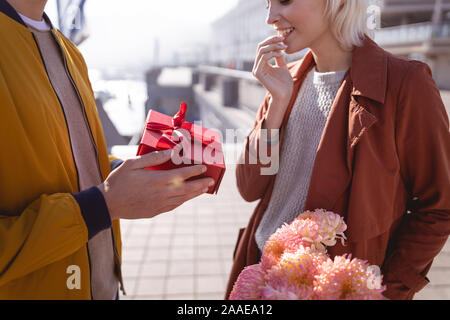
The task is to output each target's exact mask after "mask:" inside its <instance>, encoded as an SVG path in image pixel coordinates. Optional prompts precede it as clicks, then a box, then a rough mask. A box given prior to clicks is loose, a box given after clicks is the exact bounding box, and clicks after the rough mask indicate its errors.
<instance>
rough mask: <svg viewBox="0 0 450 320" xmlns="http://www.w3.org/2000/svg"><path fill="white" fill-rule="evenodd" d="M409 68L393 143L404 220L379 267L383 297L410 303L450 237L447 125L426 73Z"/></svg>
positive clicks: (424, 68) (420, 68)
mask: <svg viewBox="0 0 450 320" xmlns="http://www.w3.org/2000/svg"><path fill="white" fill-rule="evenodd" d="M412 65H413V67H412V68H411V69H410V71H409V74H408V75H407V76H406V80H404V84H403V88H402V89H401V91H400V93H399V105H398V110H397V120H396V121H397V127H396V140H397V141H396V142H397V148H398V156H399V160H400V167H401V175H402V178H403V181H404V183H405V186H406V188H407V190H408V193H409V197H410V199H411V200H410V203H411V205H408V208H407V209H408V214H406V215H405V217H404V218H403V221H402V222H401V225H400V227H399V229H398V231H396V233H395V235H394V238H393V240H392V243H391V244H390V245H391V246H392V247H393V252H392V254H390V255H389V257H388V258H387V259H386V261H385V263H384V265H383V274H384V281H385V284H386V285H387V290H386V291H385V293H384V294H385V296H386V297H387V298H390V299H412V298H413V296H414V294H415V293H417V292H419V291H420V290H421V289H422V288H423V287H424V286H426V285H427V284H428V283H429V280H428V279H427V278H426V274H427V273H428V271H429V269H430V268H431V264H432V262H433V259H434V258H435V257H436V256H437V255H438V254H439V252H440V251H441V250H442V248H443V246H444V245H445V243H446V241H447V239H448V236H449V234H450V134H449V120H448V115H447V113H446V110H445V107H444V105H443V103H442V99H441V97H440V93H439V90H438V88H437V87H436V84H435V83H434V81H433V79H432V76H431V71H430V69H429V67H428V66H427V65H425V64H423V63H420V62H412Z"/></svg>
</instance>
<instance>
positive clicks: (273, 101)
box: [226, 0, 450, 299]
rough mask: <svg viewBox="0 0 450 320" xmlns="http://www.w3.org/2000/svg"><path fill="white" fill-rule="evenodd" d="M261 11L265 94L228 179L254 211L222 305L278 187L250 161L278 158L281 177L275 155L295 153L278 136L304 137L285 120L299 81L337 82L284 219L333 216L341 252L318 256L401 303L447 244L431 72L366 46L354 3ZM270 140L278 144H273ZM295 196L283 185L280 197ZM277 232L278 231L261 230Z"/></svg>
mask: <svg viewBox="0 0 450 320" xmlns="http://www.w3.org/2000/svg"><path fill="white" fill-rule="evenodd" d="M267 4H268V17H267V23H268V24H270V25H272V26H273V27H274V28H275V29H276V30H277V31H278V35H277V36H273V37H270V38H268V39H266V40H265V41H264V42H262V43H261V44H260V45H259V46H258V52H257V57H256V60H255V66H254V70H253V74H254V76H255V77H256V78H257V79H258V80H259V81H260V82H261V83H262V84H263V85H264V87H265V88H266V89H267V91H268V93H267V96H266V99H265V100H264V102H263V104H262V106H261V108H260V109H259V111H258V114H257V118H256V122H255V126H254V128H253V130H252V131H251V133H250V134H249V136H248V137H247V139H246V141H245V144H244V152H243V154H242V158H241V160H242V161H240V164H239V165H238V166H237V172H236V176H237V185H238V189H239V191H240V193H241V195H242V197H243V198H244V199H245V200H247V201H256V200H258V201H259V203H258V205H257V207H256V209H255V211H254V213H253V215H252V217H251V218H250V221H249V223H248V226H247V227H246V228H245V229H241V230H240V232H239V237H238V242H237V244H236V249H235V254H234V263H233V266H232V270H231V275H230V279H229V283H228V288H227V292H226V297H228V296H229V294H230V291H231V289H232V287H233V284H234V283H235V281H236V279H237V277H238V275H239V273H240V272H241V271H242V270H243V268H244V267H246V266H249V265H252V264H255V263H258V262H259V258H260V255H261V248H260V247H259V246H258V245H257V240H256V237H255V235H258V234H259V233H261V230H258V228H259V227H260V226H261V221H263V220H264V219H263V218H264V216H265V214H266V215H267V214H268V213H267V211H270V210H269V209H270V207H271V202H272V201H276V199H275V198H274V199H271V196H272V195H273V194H276V191H277V190H276V188H279V187H280V186H282V185H283V181H278V183H277V178H279V175H280V173H277V172H276V171H275V172H271V173H270V170H269V174H267V170H266V172H264V169H268V168H269V167H270V168H276V167H277V164H275V165H274V163H269V164H267V163H265V162H264V161H260V160H261V159H260V157H259V154H258V152H259V151H260V150H263V149H264V150H266V148H267V150H268V152H269V155H270V156H271V158H276V156H277V155H278V152H279V154H280V158H281V159H280V160H281V161H280V166H283V165H286V164H285V163H284V162H283V156H284V151H283V150H284V149H292V148H295V147H296V145H297V144H298V143H300V142H301V141H300V140H299V139H291V138H290V140H289V139H288V140H285V139H287V138H286V136H288V137H289V135H287V133H286V132H287V131H289V130H294V129H295V130H298V137H302V134H304V132H303V131H304V130H306V129H305V127H306V126H304V125H303V126H302V125H300V124H299V123H297V122H294V121H293V120H292V119H291V118H292V116H291V114H292V113H293V112H296V111H295V110H296V109H295V108H296V107H299V106H298V103H296V101H302V100H301V98H302V97H301V96H300V95H302V94H303V95H305V96H306V95H307V94H308V92H307V91H301V88H302V84H304V83H306V81H307V79H308V74H310V72H315V73H330V72H338V71H345V70H346V72H344V73H345V75H343V77H342V81H341V83H340V85H339V88H338V90H337V93H336V94H335V96H334V98H333V100H332V103H331V108H330V111H329V114H328V115H327V119H326V122H325V123H324V126H323V129H321V132H320V133H321V135H319V137H320V139H318V141H317V142H318V143H317V147H315V145H314V146H307V147H310V148H313V150H314V160H313V161H312V163H311V164H310V165H311V172H310V175H307V176H308V182H309V185H308V188H307V190H306V191H307V192H306V193H305V201H304V203H302V205H301V206H298V204H297V207H295V204H294V209H295V210H296V213H298V214H300V213H301V212H303V211H306V210H314V209H318V208H323V209H327V210H329V211H333V212H335V213H338V214H340V215H342V216H343V217H344V219H345V221H346V223H347V225H348V229H347V231H346V235H347V238H348V240H347V242H346V245H345V246H343V245H341V244H340V243H337V244H336V245H335V246H333V247H330V248H328V253H329V254H330V256H331V257H334V256H336V255H342V254H344V253H351V254H352V256H353V257H357V258H360V259H364V260H367V261H369V263H370V264H372V265H377V266H379V267H380V269H381V272H382V274H383V282H384V284H385V285H386V287H387V290H386V291H385V292H384V296H385V297H386V298H388V299H412V298H413V296H414V294H415V293H417V292H418V291H420V290H421V289H422V288H423V287H425V286H426V285H427V284H428V282H429V280H428V279H427V278H426V275H427V273H428V271H429V269H430V267H431V264H432V262H433V259H434V258H435V257H436V255H437V254H438V253H439V252H440V251H441V249H442V248H443V246H444V244H445V243H446V241H447V239H448V235H449V233H450V135H449V120H448V116H447V114H446V111H445V108H444V105H443V103H442V99H441V97H440V93H439V90H438V88H437V87H436V84H435V82H434V81H433V78H432V75H431V71H430V69H429V67H428V66H427V65H426V64H424V63H422V62H418V61H411V60H407V59H404V58H400V57H396V56H393V55H392V54H390V53H388V52H386V51H384V50H383V49H381V48H380V47H379V46H378V45H377V44H376V43H375V42H373V41H372V40H371V39H370V38H369V36H368V35H367V33H368V32H367V30H366V6H364V1H348V0H287V1H286V0H284V1H283V0H269V1H268V3H267ZM305 48H309V51H308V53H307V54H306V55H305V57H304V58H303V59H302V60H301V61H298V62H294V63H292V64H290V65H287V64H286V61H285V60H284V56H283V53H282V51H285V52H286V53H294V52H298V51H300V50H303V49H305ZM273 60H275V64H271V63H270V61H273ZM299 92H302V93H301V94H300V95H299ZM305 101H306V100H304V101H303V104H305ZM316 104H317V101H316ZM300 107H303V108H305V110H308V109H307V108H306V106H304V105H302V104H300ZM289 121H291V122H293V124H290V123H289ZM296 126H297V127H296ZM289 127H291V128H290V129H287V128H289ZM278 130H279V131H278ZM302 130H303V131H302ZM308 130H309V129H308ZM266 132H269V134H268V137H272V139H267V138H266V137H267V136H266V134H265V133H266ZM278 132H279V139H273V137H276V134H277V133H278ZM272 134H273V135H272ZM286 141H287V142H286ZM262 146H263V148H262ZM302 148H305V146H302ZM306 149H307V148H306ZM280 150H281V151H280ZM305 152H306V151H305ZM252 160H253V161H252ZM273 161H275V162H276V160H273ZM252 163H254V164H252ZM289 165H293V167H294V168H295V166H296V165H299V164H297V163H296V161H292V162H291V163H289ZM298 169H299V168H296V170H298ZM301 170H302V168H300V172H301ZM272 171H273V170H272ZM281 171H282V168H281V167H280V170H279V172H281ZM296 172H298V171H296ZM279 179H280V178H279ZM284 187H286V186H284ZM295 187H296V185H295V184H293V185H288V190H290V189H292V190H297V189H296V188H295ZM288 193H289V192H288ZM294 196H295V195H294ZM292 205H293V204H292V203H289V201H286V203H285V204H284V206H292ZM268 208H269V209H268ZM283 210H285V207H282V208H281V210H280V212H281V211H283ZM291 211H292V209H291ZM272 214H273V212H272ZM284 222H287V223H289V222H291V221H284ZM264 223H265V224H266V225H267V219H266V221H265V222H264ZM279 226H280V225H279V221H278V224H274V225H272V227H273V229H276V228H277V227H279Z"/></svg>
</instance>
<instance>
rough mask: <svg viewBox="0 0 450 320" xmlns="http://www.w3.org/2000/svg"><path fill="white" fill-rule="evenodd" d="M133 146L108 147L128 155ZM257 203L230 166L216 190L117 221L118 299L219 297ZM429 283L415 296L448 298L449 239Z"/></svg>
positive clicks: (449, 274) (436, 260)
mask: <svg viewBox="0 0 450 320" xmlns="http://www.w3.org/2000/svg"><path fill="white" fill-rule="evenodd" d="M135 150H136V148H134V147H121V148H115V149H113V152H112V153H113V154H115V155H116V156H118V157H121V158H127V157H129V156H132V155H133V154H135ZM255 205H256V202H254V203H247V202H245V201H244V200H243V199H242V198H241V197H240V195H239V193H238V191H237V189H236V182H235V166H234V165H229V164H228V163H227V171H226V173H225V176H224V178H223V181H222V184H221V187H220V190H219V193H218V194H217V195H202V196H200V197H198V198H196V199H193V200H191V201H189V202H187V203H185V204H183V205H182V206H181V207H179V208H177V209H175V210H174V211H172V212H169V213H165V214H162V215H160V216H157V217H155V218H153V219H145V220H138V221H132V220H121V227H122V239H123V263H122V272H123V277H124V285H125V289H126V292H127V295H123V294H122V293H121V295H120V299H122V300H126V299H139V300H197V299H201V300H203V299H204V300H221V299H223V297H224V291H225V287H226V283H227V280H228V275H229V271H230V269H231V263H232V254H233V250H234V245H235V243H236V239H237V234H238V230H239V228H242V227H245V226H246V224H247V222H248V219H249V218H250V215H251V213H252V212H253V209H254V207H255ZM428 278H429V279H430V281H431V283H430V284H429V285H428V286H427V287H425V288H424V289H423V290H422V291H421V292H419V293H418V294H417V295H416V297H415V299H424V300H426V299H450V241H448V242H447V244H446V246H445V247H444V249H443V251H442V252H441V253H440V254H439V256H438V257H437V258H436V259H435V261H434V263H433V267H432V268H431V270H430V272H429V274H428Z"/></svg>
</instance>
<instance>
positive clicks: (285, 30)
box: [277, 28, 295, 39]
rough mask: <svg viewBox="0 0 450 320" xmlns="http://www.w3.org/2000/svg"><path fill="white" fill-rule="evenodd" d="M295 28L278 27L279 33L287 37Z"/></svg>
mask: <svg viewBox="0 0 450 320" xmlns="http://www.w3.org/2000/svg"><path fill="white" fill-rule="evenodd" d="M294 29H295V28H284V29H277V31H278V35H279V36H282V37H284V38H285V39H286V38H287V37H288V36H289V35H290V34H291V33H292V32H293V31H294Z"/></svg>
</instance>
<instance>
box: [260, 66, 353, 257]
mask: <svg viewBox="0 0 450 320" xmlns="http://www.w3.org/2000/svg"><path fill="white" fill-rule="evenodd" d="M346 72H347V71H346V70H344V71H338V72H327V73H319V72H316V71H315V70H312V71H311V72H310V73H309V74H308V75H307V77H306V79H305V81H304V82H303V84H302V87H301V89H300V91H299V94H298V96H297V99H296V101H295V104H294V106H293V108H292V112H291V114H290V116H289V120H288V123H287V126H286V131H285V134H284V138H283V145H282V147H281V150H280V166H279V171H278V174H277V176H276V178H275V185H274V189H273V192H272V196H271V198H270V202H269V205H268V207H267V210H266V211H265V213H264V216H263V218H262V220H261V223H260V225H259V227H258V229H257V230H256V233H255V239H256V243H257V244H258V247H259V249H260V250H261V251H262V250H263V248H264V245H265V243H266V241H267V240H268V239H269V237H270V236H271V235H272V234H273V233H274V232H275V231H276V230H277V229H278V228H279V227H280V226H282V225H283V224H284V223H290V222H292V220H294V219H295V218H296V217H297V216H298V215H299V214H300V213H302V212H303V209H304V206H305V201H306V196H307V192H308V188H309V181H310V178H311V174H312V170H313V165H314V160H315V158H316V152H317V147H318V144H319V142H320V138H321V136H322V132H323V129H324V127H325V124H326V122H327V119H328V115H329V113H330V110H331V107H332V105H333V102H334V100H335V97H336V94H337V92H338V90H339V87H340V85H341V83H342V80H343V78H344V76H345V73H346Z"/></svg>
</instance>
